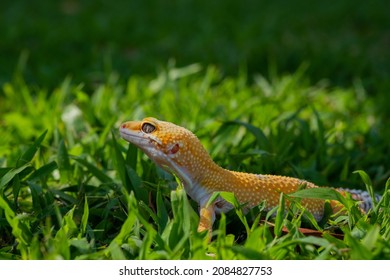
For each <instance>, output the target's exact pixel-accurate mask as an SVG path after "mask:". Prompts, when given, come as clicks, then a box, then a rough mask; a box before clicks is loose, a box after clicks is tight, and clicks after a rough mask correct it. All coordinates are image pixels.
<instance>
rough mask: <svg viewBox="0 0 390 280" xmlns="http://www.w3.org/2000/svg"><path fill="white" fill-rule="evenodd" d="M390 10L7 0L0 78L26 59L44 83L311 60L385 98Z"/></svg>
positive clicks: (256, 68)
mask: <svg viewBox="0 0 390 280" xmlns="http://www.w3.org/2000/svg"><path fill="white" fill-rule="evenodd" d="M389 9H390V4H389V2H388V1H386V0H373V1H352V0H344V1H332V2H327V1H308V0H292V1H281V0H273V1H259V0H242V1H232V0H224V1H219V0H217V1H206V0H196V1H195V0H176V1H159V0H154V1H150V0H147V1H126V0H117V1H109V0H97V1H88V0H84V1H82V0H80V1H77V0H62V1H45V0H37V1H34V2H31V1H21V0H16V1H7V0H6V1H1V3H0V11H1V12H0V28H1V40H0V51H1V57H0V81H1V82H4V81H8V80H9V79H10V78H11V77H12V74H13V73H14V71H15V68H16V65H17V61H18V59H19V58H20V56H21V54H22V53H24V54H25V55H26V56H27V64H26V65H23V66H22V67H23V70H24V74H25V77H26V79H27V81H28V82H31V83H37V84H39V85H46V86H53V85H56V84H58V83H59V82H61V81H62V80H63V78H64V77H65V76H66V75H71V76H72V77H73V79H74V80H76V81H82V82H96V81H101V80H102V79H104V77H105V74H106V73H108V72H110V71H112V70H115V71H118V72H119V73H120V74H121V77H124V78H127V77H128V76H129V75H133V74H135V73H136V74H154V73H155V72H156V67H158V66H159V65H160V66H165V65H166V63H167V61H168V60H169V59H170V58H174V59H175V60H176V63H177V65H179V66H185V65H188V64H190V63H194V62H200V63H202V64H204V65H209V64H213V65H216V66H218V67H219V68H221V69H222V70H223V71H224V72H225V73H227V74H235V73H236V72H237V71H238V69H239V68H243V69H245V70H247V71H248V72H249V73H258V72H259V73H262V74H265V75H269V74H270V72H271V71H274V70H275V69H276V70H277V71H278V72H280V73H284V72H293V71H295V70H296V69H297V68H298V67H299V66H300V65H302V63H307V64H308V65H309V69H308V71H307V73H306V75H307V76H309V77H310V78H311V79H312V81H313V82H317V81H318V80H321V79H328V80H329V81H331V83H332V84H334V85H343V86H350V85H351V83H352V82H353V80H354V79H357V78H358V79H361V80H362V81H363V84H364V86H365V87H366V88H367V89H369V91H370V93H373V94H386V93H387V92H388V91H389V89H390V86H389V83H390V82H389V75H390V51H389V47H390V17H389V15H388V11H389ZM22 60H23V59H22ZM23 63H24V61H22V64H23Z"/></svg>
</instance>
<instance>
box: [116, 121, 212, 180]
mask: <svg viewBox="0 0 390 280" xmlns="http://www.w3.org/2000/svg"><path fill="white" fill-rule="evenodd" d="M119 131H120V134H121V137H122V138H123V139H125V140H126V141H128V142H130V143H132V144H134V145H136V146H137V147H138V148H140V149H141V150H142V151H143V152H144V153H145V154H146V155H147V156H148V157H149V158H150V159H152V160H153V161H154V162H155V163H156V164H158V165H159V166H161V167H163V168H167V169H169V170H171V171H173V172H174V173H176V174H177V175H178V176H179V177H180V178H182V179H184V180H185V178H184V177H185V175H186V174H188V173H189V172H188V171H189V169H191V170H192V169H193V168H194V167H195V166H196V165H197V164H198V165H199V163H200V162H201V161H202V160H203V158H207V157H208V154H207V152H206V151H205V149H204V148H203V146H202V145H201V143H200V142H199V140H198V138H197V137H196V136H195V135H194V134H193V133H192V132H191V131H189V130H187V129H185V128H183V127H181V126H178V125H175V124H173V123H170V122H165V121H160V120H157V119H155V118H145V119H143V120H142V121H129V122H125V123H123V124H122V125H121V126H120V128H119ZM191 172H192V171H191Z"/></svg>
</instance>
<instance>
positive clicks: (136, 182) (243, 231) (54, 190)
mask: <svg viewBox="0 0 390 280" xmlns="http://www.w3.org/2000/svg"><path fill="white" fill-rule="evenodd" d="M39 2H43V1H40V0H39V1H35V4H34V6H31V4H29V2H28V1H14V2H13V3H12V4H8V3H5V2H2V3H0V10H1V14H0V26H2V27H3V29H4V32H3V34H2V40H1V41H0V50H1V53H2V56H1V57H0V83H1V90H0V131H1V134H0V135H1V137H0V259H390V241H389V240H390V197H389V195H390V193H389V186H390V181H389V177H390V157H389V154H390V145H389V141H388V139H389V138H390V129H389V120H390V115H389V111H388V108H387V107H388V106H387V99H388V92H389V90H390V84H389V81H390V79H389V78H390V67H389V65H390V56H389V52H388V51H387V49H388V45H389V38H390V37H389V36H390V33H389V30H390V20H389V19H388V16H387V10H386V9H385V5H386V3H385V1H379V0H376V1H371V2H370V3H368V2H367V3H366V2H362V3H360V4H359V5H357V4H356V3H355V2H353V1H343V2H342V3H337V4H334V5H333V6H332V5H330V4H328V3H313V2H311V1H304V0H295V1H290V2H288V3H285V2H284V1H272V2H266V1H261V2H260V1H250V0H246V1H240V2H237V3H236V1H213V2H211V1H184V0H182V1H174V2H169V3H167V2H164V1H132V2H130V1H116V3H115V5H113V4H111V2H109V1H76V0H66V1H50V2H47V1H45V4H42V5H40V4H39ZM128 2H129V3H128ZM4 27H6V28H4ZM145 116H153V117H157V118H159V119H164V120H168V121H171V122H174V123H176V124H179V125H181V126H184V127H186V128H188V129H190V130H192V131H193V132H194V133H195V134H196V135H197V136H198V137H199V139H200V141H201V142H202V143H203V145H204V146H205V147H206V149H207V150H208V151H209V153H210V155H211V156H212V158H213V159H214V160H215V162H217V163H218V164H219V165H221V166H223V167H225V168H228V169H231V170H238V171H244V172H251V173H257V174H279V175H286V176H293V177H298V178H304V179H306V180H309V181H312V182H314V183H316V184H317V185H321V186H331V187H344V188H348V187H349V188H354V189H367V190H368V191H369V192H371V193H373V192H376V193H378V194H381V195H382V194H383V197H382V199H381V200H380V201H378V202H377V203H376V205H375V207H374V209H372V210H371V211H370V212H369V213H361V212H359V211H357V208H356V205H355V203H354V202H353V201H352V200H351V199H349V198H346V199H345V200H344V201H343V203H344V205H345V208H346V212H344V213H343V215H341V216H337V217H336V216H335V217H330V219H329V220H327V221H322V222H320V223H316V222H314V221H313V219H312V218H311V216H310V214H308V213H307V212H305V211H304V209H302V207H301V206H300V204H299V200H298V199H296V198H293V197H291V196H283V197H281V199H280V204H279V206H278V207H277V208H276V209H275V213H277V214H276V215H275V216H271V215H267V213H264V212H262V211H261V210H262V204H260V205H259V207H256V208H255V209H253V211H252V212H251V213H249V214H247V215H243V214H242V211H241V209H240V207H237V208H236V209H234V210H232V211H231V212H229V213H227V214H226V215H222V216H221V217H218V219H217V221H216V224H215V225H214V231H213V232H214V234H213V239H212V240H211V242H208V238H207V236H206V235H205V234H200V233H197V232H196V226H197V222H198V219H199V217H198V214H197V205H196V204H195V203H194V202H193V201H191V200H190V199H189V198H188V197H187V196H186V194H185V193H184V191H183V189H182V187H181V185H180V183H179V182H178V181H177V180H176V178H175V177H174V176H173V175H172V174H169V173H166V172H165V171H163V170H162V169H160V168H158V167H156V166H155V165H154V164H153V163H152V162H151V161H150V160H149V159H148V158H147V157H146V156H145V155H144V154H143V153H142V152H141V151H139V150H137V149H136V148H135V147H134V146H132V145H128V143H127V142H125V141H123V140H121V139H120V137H119V133H118V127H119V125H120V124H121V123H122V122H123V121H126V120H133V119H142V118H143V117H145ZM311 195H317V196H320V197H321V196H325V194H324V193H320V194H311ZM287 200H289V201H291V203H292V205H293V206H292V207H291V209H290V210H289V211H288V212H286V213H285V212H283V211H278V209H279V208H282V207H283V205H284V204H285V203H286V201H287ZM259 221H260V222H259ZM271 223H272V224H273V226H270V224H271ZM303 227H304V228H311V229H313V230H315V231H316V232H317V233H319V234H317V235H316V236H306V235H304V234H302V233H301V232H300V230H299V229H300V228H303ZM286 229H287V230H288V232H287V230H286Z"/></svg>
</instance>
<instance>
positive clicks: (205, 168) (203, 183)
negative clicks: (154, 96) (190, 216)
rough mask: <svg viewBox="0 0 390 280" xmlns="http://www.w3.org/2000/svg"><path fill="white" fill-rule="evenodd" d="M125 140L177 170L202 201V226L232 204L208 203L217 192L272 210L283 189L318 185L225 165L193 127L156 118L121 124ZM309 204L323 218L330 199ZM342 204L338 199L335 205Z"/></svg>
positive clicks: (308, 201)
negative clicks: (236, 170)
mask: <svg viewBox="0 0 390 280" xmlns="http://www.w3.org/2000/svg"><path fill="white" fill-rule="evenodd" d="M119 130H120V134H121V136H122V138H123V139H125V140H126V141H128V142H130V143H133V144H134V145H136V146H137V147H139V148H140V149H141V150H143V151H144V152H145V153H146V154H147V155H148V157H149V158H151V159H152V160H153V161H154V162H155V163H156V164H158V165H159V166H161V167H163V168H165V169H167V170H170V171H171V172H174V173H175V174H176V175H177V176H178V177H179V178H180V180H181V181H182V183H183V185H184V188H185V190H186V192H187V194H188V195H189V196H190V197H191V198H192V199H194V200H195V201H197V202H198V203H199V205H200V221H199V226H198V230H199V231H203V230H206V229H207V230H209V231H211V228H212V224H213V222H214V219H215V213H220V212H226V211H227V210H230V209H232V206H231V205H230V204H228V203H227V202H226V201H223V200H221V199H219V200H217V201H216V202H215V203H214V204H212V205H209V206H208V205H207V202H208V200H209V198H210V197H211V195H212V193H213V192H216V191H227V192H232V193H234V195H235V196H236V197H237V199H238V201H239V202H240V203H242V204H245V205H246V207H254V206H256V205H258V204H260V203H261V202H262V201H265V203H266V209H267V210H270V209H272V208H274V207H275V206H277V205H278V202H279V197H280V193H286V194H289V193H292V192H295V191H297V190H298V188H300V187H302V186H303V185H304V186H305V187H306V188H315V187H317V186H316V185H314V184H313V183H310V182H307V181H304V180H300V179H297V178H291V177H284V176H276V175H258V174H250V173H243V172H235V171H230V170H226V169H223V168H221V167H220V166H218V165H217V164H216V163H214V161H213V160H212V159H211V158H210V156H209V154H208V153H207V151H206V150H205V149H204V147H203V146H202V144H201V143H200V141H199V140H198V138H197V137H196V136H195V135H194V134H193V133H192V132H190V131H189V130H187V129H185V128H183V127H180V126H178V125H175V124H173V123H170V122H165V121H160V120H157V119H155V118H145V119H144V120H142V121H130V122H126V123H123V124H122V125H121V127H120V129H119ZM302 205H304V206H305V207H306V208H307V209H308V210H309V211H310V212H311V213H312V214H313V215H314V217H315V218H316V219H317V220H320V219H321V218H322V216H323V210H324V201H323V200H318V199H303V200H302ZM332 205H333V206H334V207H335V208H337V203H332Z"/></svg>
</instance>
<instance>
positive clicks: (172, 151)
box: [167, 143, 180, 155]
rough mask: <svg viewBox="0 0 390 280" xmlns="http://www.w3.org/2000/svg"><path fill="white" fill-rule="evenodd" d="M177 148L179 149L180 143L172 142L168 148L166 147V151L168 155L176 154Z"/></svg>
mask: <svg viewBox="0 0 390 280" xmlns="http://www.w3.org/2000/svg"><path fill="white" fill-rule="evenodd" d="M179 150H180V145H179V143H176V144H173V145H171V146H169V148H168V149H167V152H168V154H170V155H174V154H176V153H177V152H178V151H179Z"/></svg>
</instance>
